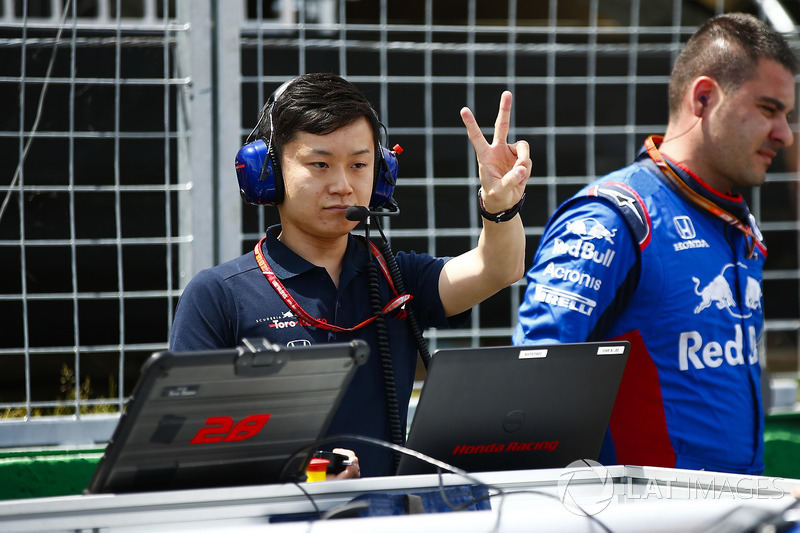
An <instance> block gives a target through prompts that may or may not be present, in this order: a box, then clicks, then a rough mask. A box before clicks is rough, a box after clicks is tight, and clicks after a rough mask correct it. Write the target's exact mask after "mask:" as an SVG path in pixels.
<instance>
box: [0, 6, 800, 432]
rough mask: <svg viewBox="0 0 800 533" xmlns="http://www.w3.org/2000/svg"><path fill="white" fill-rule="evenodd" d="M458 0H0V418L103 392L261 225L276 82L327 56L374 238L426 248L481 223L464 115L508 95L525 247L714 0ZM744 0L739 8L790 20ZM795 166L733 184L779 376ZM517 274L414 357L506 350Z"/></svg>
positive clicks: (105, 403) (636, 116) (633, 131)
mask: <svg viewBox="0 0 800 533" xmlns="http://www.w3.org/2000/svg"><path fill="white" fill-rule="evenodd" d="M461 4H463V5H460V7H459V8H458V9H453V7H452V3H451V2H439V1H435V0H415V1H412V2H404V3H402V8H401V5H400V4H398V3H396V2H389V1H388V0H380V1H378V2H372V1H370V2H368V1H345V0H314V1H312V0H305V1H300V2H294V1H287V0H283V1H276V2H272V1H270V2H266V1H254V0H251V1H239V0H236V1H234V0H230V1H222V2H212V1H194V2H192V1H185V0H174V1H170V2H164V1H162V0H159V1H156V0H139V1H128V0H126V1H125V2H122V1H120V0H93V1H92V0H83V1H78V0H72V1H70V0H66V1H62V0H59V1H55V0H54V1H50V2H47V1H39V2H35V1H33V0H27V1H22V0H15V1H12V0H5V1H3V2H0V92H2V94H3V96H5V101H7V102H12V105H10V106H7V108H6V111H5V112H4V113H2V115H0V151H1V152H2V154H3V157H2V158H0V168H2V171H0V176H2V179H0V201H2V204H0V205H1V207H0V276H2V277H1V278H0V279H3V283H2V284H1V285H0V287H1V288H0V316H2V318H3V328H2V331H3V334H2V335H0V339H1V340H0V412H2V411H5V413H6V416H9V417H15V416H16V417H31V416H35V415H37V414H53V413H55V414H69V415H78V416H80V415H81V414H82V413H86V412H91V411H94V412H97V411H102V410H110V411H112V412H113V411H119V410H120V409H121V407H122V406H123V405H124V403H125V400H126V398H127V397H128V396H129V395H130V393H131V387H132V386H133V384H134V383H135V381H136V378H137V376H138V370H139V367H140V365H141V363H142V362H143V360H144V359H145V358H146V357H148V356H149V354H150V353H151V352H153V351H155V350H159V349H162V348H165V347H166V345H167V339H168V335H169V329H170V324H171V321H172V316H173V310H174V308H175V305H176V303H177V299H178V297H179V295H180V291H181V288H182V286H184V285H185V283H186V282H187V281H188V279H190V278H191V277H192V275H193V274H194V273H196V272H197V271H198V270H199V269H201V268H204V267H208V266H212V265H213V264H216V263H219V262H221V261H224V260H227V259H231V258H233V257H235V256H236V255H238V254H240V253H246V252H247V251H248V250H252V246H253V243H254V242H255V241H256V240H257V239H258V238H259V237H260V236H261V235H262V234H263V232H264V230H265V228H266V227H267V226H268V225H269V224H272V223H274V222H277V212H276V210H275V209H274V208H256V207H252V206H243V205H241V202H240V201H239V195H238V191H237V190H236V184H235V178H234V172H233V157H234V155H235V153H236V150H237V148H238V147H239V146H240V145H241V143H242V142H243V141H244V139H245V138H246V137H247V135H248V134H249V133H250V131H251V130H252V128H253V126H254V125H255V123H256V117H257V114H258V111H259V109H260V108H261V106H262V105H263V103H264V102H265V100H266V99H267V97H268V96H269V95H270V94H271V93H272V91H273V90H274V89H275V88H277V87H278V86H279V85H280V84H281V83H283V82H284V81H286V80H287V79H288V78H291V77H293V76H295V75H297V74H300V73H303V72H313V71H332V72H337V73H339V74H342V75H343V76H345V77H346V78H348V79H350V80H351V81H353V82H354V83H356V85H358V86H359V87H360V88H361V89H362V90H363V91H364V92H365V93H366V95H367V97H368V98H369V99H370V101H372V103H373V105H374V106H375V107H376V109H377V110H378V112H379V114H380V116H381V119H382V121H383V123H384V124H385V125H386V126H387V130H388V138H387V139H386V140H385V144H387V145H389V146H391V145H393V144H395V143H398V144H400V145H401V146H402V147H403V148H404V153H403V154H402V155H401V156H400V179H399V182H398V186H397V189H396V193H395V197H396V199H397V201H398V203H399V205H400V209H401V215H400V216H399V217H396V218H392V219H391V221H390V222H387V223H385V225H386V226H387V228H388V235H389V237H390V238H391V242H392V248H393V249H394V250H410V249H413V250H416V251H421V252H429V253H431V254H435V255H454V254H458V253H460V252H462V251H464V250H466V249H468V248H469V247H471V246H473V245H474V243H475V242H476V240H477V237H478V233H479V228H480V215H479V212H478V206H477V202H476V201H475V200H476V199H475V195H476V191H477V188H478V183H479V182H478V179H477V165H476V162H475V160H474V155H473V151H472V148H471V146H470V144H469V141H468V139H467V136H466V132H465V129H464V127H463V124H462V123H461V119H460V117H459V109H460V108H461V107H462V106H465V105H466V106H469V107H470V108H472V109H473V110H474V111H475V114H476V116H477V119H478V122H479V124H482V125H484V131H485V133H486V134H487V135H491V131H492V129H491V124H492V122H493V120H494V117H495V114H496V109H497V104H498V102H499V98H500V93H501V92H502V91H503V90H504V89H510V90H511V91H512V92H513V93H514V108H513V110H512V128H511V131H512V140H516V139H523V138H524V139H526V140H528V141H529V142H530V143H531V147H532V154H533V160H534V168H533V179H532V180H531V182H530V185H529V187H528V193H527V200H526V203H525V205H524V206H523V209H522V217H523V221H524V222H525V225H526V234H527V249H528V264H530V262H531V260H532V257H533V253H534V251H535V250H536V246H537V243H538V239H539V237H540V235H541V232H542V230H543V227H544V224H545V223H546V221H547V219H548V217H549V215H550V214H551V213H552V212H553V211H554V210H555V208H556V206H557V205H558V204H559V203H560V202H561V201H563V200H565V199H566V198H568V197H569V196H570V195H571V194H572V193H574V192H575V191H577V190H578V189H579V188H581V187H582V186H583V185H584V184H585V183H587V182H588V181H590V180H591V179H593V178H595V177H598V176H601V175H603V174H605V173H606V172H609V171H611V170H614V169H617V168H619V167H622V166H624V165H625V164H627V163H628V162H630V161H632V160H633V158H634V156H635V153H636V151H637V149H638V148H639V146H640V145H641V142H642V140H643V139H644V137H645V136H646V135H648V134H653V133H656V134H657V133H662V132H663V131H664V127H665V124H666V118H667V100H666V86H667V82H668V75H669V70H670V66H671V64H672V62H673V60H674V58H675V56H676V54H677V52H678V50H679V49H680V47H681V44H682V42H684V41H685V39H686V38H687V37H688V36H689V35H690V34H691V33H692V31H693V30H694V29H695V27H696V26H697V25H698V24H699V23H701V22H702V21H704V20H705V19H707V18H708V17H709V16H711V15H713V14H714V13H717V12H720V11H722V10H723V8H728V7H730V6H729V4H730V2H729V3H727V4H726V3H723V2H721V1H719V2H713V1H708V2H695V1H689V0H686V1H678V0H670V1H667V2H657V3H653V2H651V3H648V4H645V3H643V2H640V1H639V0H624V1H623V0H549V1H548V2H521V1H518V0H501V1H495V0H493V1H488V0H468V1H466V2H463V3H461ZM653 4H657V5H653ZM757 4H761V3H757V2H753V3H752V4H751V3H749V2H746V1H745V2H739V3H737V4H736V6H735V7H736V9H739V10H748V11H751V12H753V13H756V14H758V15H760V16H762V18H767V17H771V19H770V22H771V23H772V24H773V25H774V26H776V27H777V26H778V24H780V23H781V22H785V21H783V19H781V18H780V16H778V15H775V12H774V11H771V12H770V13H766V12H765V11H760V10H759V8H758V5H757ZM778 4H779V5H780V3H779V2H778ZM784 7H786V8H787V9H789V8H792V9H797V8H796V7H793V6H792V5H790V4H789V3H788V2H785V3H784ZM783 13H784V15H786V17H787V19H786V20H791V17H794V19H795V20H797V18H798V16H800V13H792V12H791V11H784V12H783ZM789 30H791V31H794V26H793V24H790V26H789ZM791 37H792V39H793V41H792V42H793V46H795V45H796V44H797V43H796V37H795V36H794V34H792V35H791ZM797 159H798V158H797V151H796V149H795V148H794V147H793V148H791V149H789V150H787V151H786V152H785V153H784V154H783V156H781V157H780V158H779V159H778V160H776V162H775V164H774V165H773V166H772V168H771V170H770V173H769V174H768V179H767V182H766V183H765V185H764V186H762V187H761V188H759V189H758V190H755V191H752V193H749V194H748V195H747V199H748V202H749V204H750V207H751V210H752V211H753V213H754V215H755V216H756V218H757V219H758V220H759V221H760V225H761V230H762V232H763V233H764V235H765V240H766V243H767V245H768V247H769V250H770V255H769V261H768V262H767V271H766V275H765V280H764V285H763V294H764V301H765V306H766V310H765V313H766V317H767V333H766V335H765V339H764V345H765V346H764V350H762V353H765V354H766V361H767V365H768V368H769V370H770V371H771V372H772V373H773V374H785V375H790V376H793V377H794V376H796V375H797V371H798V351H797V344H798V330H799V329H800V305H799V304H798V299H799V297H800V287H798V277H799V276H798V274H799V273H800V268H798V254H800V251H799V250H798V232H799V231H800V225H799V224H798V221H797V200H798V188H797V182H798V174H797ZM523 291H524V280H523V281H522V282H520V283H518V284H516V285H515V286H513V287H510V288H508V289H506V290H504V291H501V292H500V293H498V294H497V295H495V296H494V297H492V298H491V299H489V300H487V301H486V302H484V303H483V304H481V305H480V306H478V308H476V309H475V311H474V312H473V318H472V321H471V323H470V325H469V326H468V327H467V328H465V329H460V330H447V331H444V330H431V331H427V332H426V338H427V339H428V341H429V343H430V345H431V350H435V349H436V348H437V347H444V346H455V345H501V344H508V343H509V342H510V334H511V331H512V328H513V326H514V324H515V320H516V310H517V307H518V306H519V304H520V301H521V298H522V294H523Z"/></svg>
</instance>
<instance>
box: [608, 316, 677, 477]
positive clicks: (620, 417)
mask: <svg viewBox="0 0 800 533" xmlns="http://www.w3.org/2000/svg"><path fill="white" fill-rule="evenodd" d="M614 340H627V341H629V342H630V343H631V351H630V354H629V355H628V362H627V363H626V365H625V371H624V373H623V375H622V383H621V384H620V387H619V391H618V392H617V399H616V402H615V403H614V409H613V411H612V412H611V421H610V423H609V426H610V428H611V436H612V438H613V440H614V449H615V451H616V455H617V463H618V464H625V465H641V466H663V467H674V466H675V449H674V448H673V447H672V443H671V442H670V440H669V432H668V431H667V419H666V415H665V414H664V401H663V398H662V396H661V386H660V383H659V380H658V369H657V368H656V365H655V363H654V362H653V359H652V357H651V356H650V353H649V352H648V351H647V347H646V346H645V344H644V341H643V340H642V336H641V334H640V333H639V332H638V331H632V332H630V333H626V334H625V335H623V336H621V337H619V338H618V339H614Z"/></svg>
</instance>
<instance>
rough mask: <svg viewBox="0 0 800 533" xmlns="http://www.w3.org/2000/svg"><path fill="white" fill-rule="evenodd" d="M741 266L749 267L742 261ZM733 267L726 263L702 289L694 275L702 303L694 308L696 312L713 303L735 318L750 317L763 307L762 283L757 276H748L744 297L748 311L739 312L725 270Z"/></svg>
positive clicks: (695, 288) (697, 292) (695, 285)
mask: <svg viewBox="0 0 800 533" xmlns="http://www.w3.org/2000/svg"><path fill="white" fill-rule="evenodd" d="M739 266H740V267H742V268H745V269H746V268H747V267H745V266H744V265H743V264H741V263H739ZM731 267H733V264H730V263H729V264H727V265H725V266H724V267H723V268H722V271H721V272H720V273H719V274H717V275H716V276H715V277H714V279H712V280H711V282H709V283H708V284H707V285H706V286H705V287H703V288H702V289H700V280H699V279H698V278H696V277H692V281H693V282H694V292H695V294H696V295H698V296H699V297H700V303H699V304H698V305H697V307H695V308H694V314H696V315H697V314H700V313H701V312H702V311H704V310H705V309H708V308H709V307H711V306H712V305H713V306H714V307H716V308H717V309H719V310H723V309H725V310H726V311H727V312H728V313H729V314H730V315H731V316H732V317H734V318H749V317H751V316H752V315H753V311H755V310H756V309H760V308H761V298H762V292H761V284H760V283H759V282H758V280H756V279H755V278H752V277H750V276H748V277H747V285H746V287H745V298H744V307H745V309H746V310H747V311H746V312H745V313H744V314H741V313H739V312H738V311H739V306H738V304H737V303H736V299H735V298H734V296H733V290H732V289H731V286H730V284H729V283H728V280H727V279H726V278H725V272H726V271H727V270H728V269H729V268H731Z"/></svg>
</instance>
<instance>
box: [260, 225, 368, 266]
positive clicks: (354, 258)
mask: <svg viewBox="0 0 800 533" xmlns="http://www.w3.org/2000/svg"><path fill="white" fill-rule="evenodd" d="M280 234H281V225H280V224H276V225H274V226H270V227H269V228H268V229H267V238H266V240H265V241H264V246H263V251H264V257H265V258H266V259H267V261H268V262H269V266H270V267H272V270H273V272H275V275H276V276H278V279H287V278H291V277H294V276H299V275H300V274H303V273H305V272H308V271H310V270H313V269H315V268H318V267H317V266H316V265H314V264H312V263H310V262H309V261H306V260H305V259H303V258H302V257H300V256H299V255H297V254H296V253H294V252H293V251H292V250H291V249H290V248H289V247H288V246H286V245H285V244H283V243H282V242H281V241H279V240H278V235H280ZM366 265H367V252H366V248H365V246H364V243H363V239H358V238H356V237H355V236H354V235H353V234H352V233H351V234H348V238H347V250H345V253H344V262H343V264H342V276H344V274H345V273H346V272H353V273H354V274H359V273H361V272H365V271H366Z"/></svg>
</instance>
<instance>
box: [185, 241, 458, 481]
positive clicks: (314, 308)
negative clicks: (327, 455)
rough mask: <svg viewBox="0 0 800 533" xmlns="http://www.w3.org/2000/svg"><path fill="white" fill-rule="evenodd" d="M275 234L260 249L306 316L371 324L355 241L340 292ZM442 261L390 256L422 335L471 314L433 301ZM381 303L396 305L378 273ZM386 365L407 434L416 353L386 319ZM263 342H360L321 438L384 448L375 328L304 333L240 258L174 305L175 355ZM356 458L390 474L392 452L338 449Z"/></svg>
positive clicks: (404, 330) (396, 323) (359, 245)
mask: <svg viewBox="0 0 800 533" xmlns="http://www.w3.org/2000/svg"><path fill="white" fill-rule="evenodd" d="M279 234H280V226H273V227H271V228H269V229H268V230H267V238H266V240H265V242H264V245H263V247H262V250H263V252H264V256H265V258H266V260H267V262H268V263H269V265H270V267H271V268H272V269H273V271H274V272H275V274H276V276H277V277H278V279H280V281H281V283H282V284H283V285H284V287H286V289H288V291H289V293H290V294H291V295H292V296H293V297H294V299H295V300H296V301H297V303H299V304H300V306H301V307H302V308H303V309H304V310H305V311H306V312H307V313H308V314H309V315H311V316H312V317H314V318H318V319H325V320H327V321H328V323H333V324H336V325H337V326H341V327H347V328H350V327H353V326H355V325H357V324H359V323H361V322H362V321H364V320H366V319H368V318H369V317H370V316H372V308H371V305H370V301H369V279H368V278H369V276H368V266H367V265H368V263H367V261H368V252H367V249H366V247H365V246H364V242H363V240H362V239H357V238H356V237H354V236H353V235H350V237H349V240H348V244H347V251H346V252H345V256H344V261H343V264H342V272H341V274H340V277H339V287H338V288H337V287H336V285H335V284H334V283H333V280H331V278H330V276H328V273H327V271H326V270H325V269H324V268H322V267H318V266H315V265H313V264H311V263H309V262H308V261H306V260H305V259H303V258H302V257H300V256H298V255H297V254H295V253H294V252H293V251H291V250H290V249H289V248H287V247H286V246H285V245H284V244H283V243H281V242H280V241H279V240H278V239H277V235H279ZM446 261H447V259H445V258H434V257H431V256H430V255H427V254H417V253H414V252H409V253H403V252H399V253H398V254H397V264H398V267H399V269H400V272H401V275H402V277H403V280H404V282H405V285H406V290H407V292H408V293H409V294H412V295H413V296H414V300H413V301H412V302H411V304H412V305H413V308H414V311H415V313H416V316H417V319H418V322H419V325H420V327H421V328H422V329H423V330H424V329H427V328H429V327H437V328H438V327H455V326H458V325H463V324H464V323H465V322H466V321H467V319H468V317H469V311H467V312H466V313H462V314H460V315H457V316H455V317H452V318H450V319H448V318H447V317H446V316H445V313H444V309H443V308H442V303H441V300H440V298H439V273H440V272H441V270H442V267H443V266H444V263H445V262H446ZM379 283H380V291H381V301H382V303H383V304H384V305H385V304H386V303H388V302H389V300H390V299H391V298H392V297H393V296H394V295H393V294H392V292H391V289H390V288H389V285H388V283H387V281H386V279H385V278H384V277H383V275H382V274H379ZM386 322H387V327H388V330H389V343H390V346H391V352H392V353H391V355H392V366H393V369H394V378H395V385H396V389H397V395H398V402H399V405H400V420H401V422H402V423H403V425H404V426H403V427H405V423H406V418H407V412H408V400H409V398H410V396H411V389H412V386H413V382H414V374H415V370H416V363H417V347H416V344H415V342H414V338H413V336H412V335H411V333H410V331H409V328H408V324H407V321H406V320H405V319H401V318H388V319H387V321H386ZM247 337H255V338H259V337H263V338H266V339H267V340H269V342H271V343H274V344H281V345H290V344H307V343H311V344H316V343H322V342H349V341H350V340H353V339H362V340H364V341H366V342H367V343H368V344H369V346H370V357H369V359H368V361H367V363H366V364H365V365H363V366H362V367H361V368H359V369H358V371H357V372H356V375H355V377H354V379H353V381H352V383H351V384H350V387H349V389H348V391H347V393H346V394H345V397H344V398H343V400H342V403H341V405H340V407H339V410H338V411H337V413H336V415H335V416H334V419H333V422H332V423H331V426H330V429H329V431H328V435H329V436H334V435H342V434H348V433H352V434H358V435H365V436H369V437H374V438H378V439H382V440H385V441H391V430H390V426H389V419H388V414H387V407H386V394H385V388H384V377H383V373H382V370H381V361H380V354H379V352H378V343H377V333H376V328H375V326H374V324H369V325H367V326H366V327H364V328H361V329H359V330H356V331H354V332H344V333H342V332H338V333H337V332H333V331H327V330H323V329H321V328H316V327H313V326H304V325H302V324H300V321H299V320H298V317H297V316H295V314H294V313H293V312H292V311H291V310H290V309H289V307H288V306H287V305H286V304H285V303H284V301H283V300H282V299H281V297H280V296H279V295H278V293H277V292H276V291H275V289H273V288H272V286H271V285H270V284H269V282H268V281H267V280H266V278H265V277H264V274H263V273H262V272H261V269H260V268H259V267H258V264H257V263H256V259H255V254H254V253H253V252H250V253H247V254H245V255H243V256H241V257H239V258H237V259H234V260H232V261H228V262H227V263H223V264H221V265H218V266H216V267H214V268H210V269H207V270H203V271H201V272H200V273H198V274H197V275H196V276H195V277H194V278H193V279H192V280H191V281H190V282H189V284H188V285H187V287H186V289H185V290H184V292H183V295H182V296H181V298H180V301H179V302H178V307H177V310H176V312H175V320H174V322H173V326H172V333H171V337H170V349H171V350H173V351H189V350H205V349H215V348H227V347H234V346H236V345H238V344H239V343H240V342H241V340H242V339H243V338H247ZM341 446H342V447H347V448H350V449H352V450H354V451H355V452H356V455H358V457H359V462H360V465H361V473H362V475H363V476H379V475H388V474H391V473H392V472H391V451H390V450H384V449H382V448H377V447H376V446H372V445H368V444H361V443H356V442H353V441H348V442H342V443H341Z"/></svg>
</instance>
